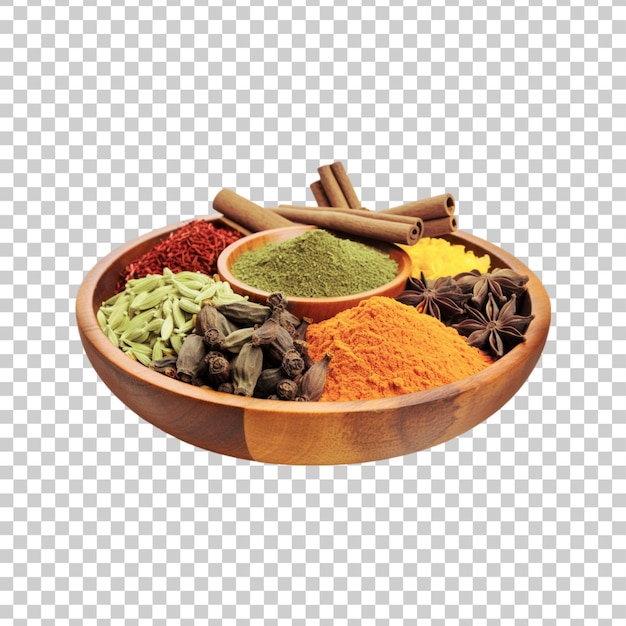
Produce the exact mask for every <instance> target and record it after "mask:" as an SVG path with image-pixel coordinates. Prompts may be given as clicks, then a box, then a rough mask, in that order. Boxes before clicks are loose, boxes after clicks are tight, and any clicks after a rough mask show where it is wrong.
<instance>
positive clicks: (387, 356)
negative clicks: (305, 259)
mask: <svg viewBox="0 0 626 626" xmlns="http://www.w3.org/2000/svg"><path fill="white" fill-rule="evenodd" d="M307 343H308V344H309V354H310V355H311V357H312V358H313V359H315V360H318V359H321V358H323V357H324V355H325V354H326V353H327V352H329V353H331V354H332V360H331V361H330V364H329V369H328V374H327V377H326V386H325V388H324V393H323V395H322V397H321V398H320V400H321V401H322V402H323V401H327V402H328V401H335V400H339V401H348V400H368V399H373V398H385V397H390V396H399V395H403V394H407V393H414V392H416V391H424V390H426V389H431V388H433V387H439V386H441V385H446V384H448V383H451V382H454V381H457V380H461V379H463V378H467V377H468V376H471V375H472V374H475V373H477V372H479V371H481V370H482V369H484V368H485V367H487V366H488V365H489V364H490V363H492V360H491V358H490V357H489V356H488V355H487V354H485V353H484V352H481V351H480V350H478V349H477V348H474V347H472V346H469V345H467V343H466V342H465V339H464V338H463V337H462V336H461V335H459V333H458V332H457V331H456V330H455V329H454V328H450V327H448V326H445V325H444V324H442V323H441V322H440V321H439V320H437V319H435V318H434V317H431V316H430V315H427V314H425V313H419V312H418V311H417V310H416V309H415V308H414V307H410V306H407V305H405V304H402V303H400V302H398V301H396V300H394V299H393V298H388V297H374V298H369V299H368V300H363V301H362V302H361V303H360V304H359V305H357V306H355V307H353V308H351V309H347V310H345V311H342V312H341V313H338V314H337V315H335V316H334V317H332V318H330V319H328V320H325V321H322V322H318V323H316V324H311V325H310V326H309V327H308V329H307Z"/></svg>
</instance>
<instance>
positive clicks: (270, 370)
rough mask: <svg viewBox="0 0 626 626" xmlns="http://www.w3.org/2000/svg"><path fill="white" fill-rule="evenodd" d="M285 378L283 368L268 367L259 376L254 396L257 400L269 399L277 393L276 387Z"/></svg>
mask: <svg viewBox="0 0 626 626" xmlns="http://www.w3.org/2000/svg"><path fill="white" fill-rule="evenodd" d="M284 378H285V372H283V368H282V367H267V368H265V369H264V370H263V371H262V372H261V375H260V376H259V379H258V380H257V383H256V386H255V388H254V396H255V397H257V398H267V397H268V396H270V395H272V394H273V393H275V392H276V385H278V383H279V382H280V381H281V380H283V379H284Z"/></svg>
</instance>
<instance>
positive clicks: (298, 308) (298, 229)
mask: <svg viewBox="0 0 626 626" xmlns="http://www.w3.org/2000/svg"><path fill="white" fill-rule="evenodd" d="M315 228H316V227H315V226H289V227H287V228H274V229H272V230H265V231H263V232H259V233H253V234H252V235H248V236H247V237H243V238H242V239H239V240H238V241H235V242H233V243H231V244H230V245H229V246H228V247H227V248H226V249H225V250H224V251H223V252H222V254H220V256H219V258H218V260H217V271H218V273H219V275H220V278H221V279H222V280H225V281H228V282H229V283H230V286H231V287H232V289H233V291H234V292H235V293H238V294H241V295H242V296H248V298H249V299H250V300H252V301H253V302H260V303H261V304H265V303H266V301H267V297H268V296H269V292H267V291H263V290H262V289H257V288H255V287H252V286H250V285H247V284H246V283H245V282H243V281H242V280H240V279H239V278H237V277H236V276H235V275H234V274H233V273H232V267H233V264H234V263H235V261H236V260H237V259H238V258H239V257H240V256H241V255H242V254H244V253H245V252H249V251H250V250H258V249H259V248H262V247H263V246H265V245H267V244H268V243H280V242H283V241H288V240H289V239H293V238H294V237H297V236H298V235H302V234H303V233H306V232H307V231H309V230H313V229H315ZM362 242H363V243H366V244H367V245H368V246H370V247H372V248H376V249H377V250H379V251H380V252H383V253H384V254H387V255H389V257H390V258H392V259H393V260H394V261H395V262H396V263H397V264H398V275H397V276H396V277H395V278H394V279H393V280H392V281H390V282H388V283H386V284H385V285H382V286H381V287H377V288H376V289H371V290H369V291H365V292H362V293H357V294H353V295H349V296H340V297H335V298H301V297H296V296H290V295H289V294H285V295H286V296H287V302H288V305H287V308H288V309H289V311H291V312H292V313H293V314H294V315H297V316H298V317H300V318H302V317H309V318H311V319H312V320H313V321H315V322H321V321H322V320H325V319H328V318H329V317H333V316H334V315H336V314H337V313H339V312H340V311H343V310H345V309H349V308H350V307H353V306H355V305H357V304H358V303H359V302H361V300H366V299H367V298H371V297H372V296H389V297H390V298H395V297H396V296H399V295H400V294H401V293H402V291H404V288H405V286H406V281H407V278H408V277H409V276H410V275H411V258H410V257H409V255H408V254H407V253H406V252H405V251H404V250H402V248H399V247H398V246H394V245H393V244H387V243H384V242H382V241H365V240H362Z"/></svg>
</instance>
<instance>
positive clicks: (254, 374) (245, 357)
mask: <svg viewBox="0 0 626 626" xmlns="http://www.w3.org/2000/svg"><path fill="white" fill-rule="evenodd" d="M262 371H263V349H262V348H261V346H255V345H254V344H253V343H252V342H248V343H246V344H245V345H244V346H242V348H241V350H240V352H239V354H237V356H235V358H234V359H233V361H232V363H231V374H232V381H233V385H234V386H235V394H236V395H238V396H251V395H252V394H253V393H254V388H255V386H256V384H257V381H258V380H259V376H260V375H261V372H262Z"/></svg>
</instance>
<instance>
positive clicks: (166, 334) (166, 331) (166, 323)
mask: <svg viewBox="0 0 626 626" xmlns="http://www.w3.org/2000/svg"><path fill="white" fill-rule="evenodd" d="M173 332H174V316H173V315H168V316H167V317H166V318H165V319H164V320H163V324H162V325H161V339H163V340H165V341H167V340H168V339H169V338H170V337H171V336H172V333H173Z"/></svg>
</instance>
